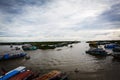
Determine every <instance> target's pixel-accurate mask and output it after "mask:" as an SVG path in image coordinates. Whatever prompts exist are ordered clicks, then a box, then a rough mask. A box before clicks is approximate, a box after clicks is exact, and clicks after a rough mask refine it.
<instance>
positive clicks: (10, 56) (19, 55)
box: [0, 53, 27, 60]
mask: <svg viewBox="0 0 120 80" xmlns="http://www.w3.org/2000/svg"><path fill="white" fill-rule="evenodd" d="M26 55H27V54H26V53H16V54H12V53H6V54H4V55H0V60H8V59H15V58H20V57H24V56H26Z"/></svg>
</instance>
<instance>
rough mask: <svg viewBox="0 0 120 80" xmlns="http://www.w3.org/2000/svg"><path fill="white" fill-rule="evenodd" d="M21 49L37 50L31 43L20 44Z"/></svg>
mask: <svg viewBox="0 0 120 80" xmlns="http://www.w3.org/2000/svg"><path fill="white" fill-rule="evenodd" d="M22 49H23V50H25V51H27V50H37V47H36V46H32V45H31V44H24V45H22Z"/></svg>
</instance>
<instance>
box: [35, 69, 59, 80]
mask: <svg viewBox="0 0 120 80" xmlns="http://www.w3.org/2000/svg"><path fill="white" fill-rule="evenodd" d="M60 74H61V72H60V71H57V70H54V71H51V72H49V73H47V74H44V75H43V76H41V77H39V78H36V79H35V80H49V79H51V78H54V77H56V76H58V75H60Z"/></svg>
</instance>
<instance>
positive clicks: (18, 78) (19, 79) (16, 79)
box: [9, 70, 33, 80]
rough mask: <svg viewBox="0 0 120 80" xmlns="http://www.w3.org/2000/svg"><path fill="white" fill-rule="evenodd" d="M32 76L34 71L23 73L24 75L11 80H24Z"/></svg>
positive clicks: (21, 74)
mask: <svg viewBox="0 0 120 80" xmlns="http://www.w3.org/2000/svg"><path fill="white" fill-rule="evenodd" d="M32 74H33V72H32V71H30V70H27V71H24V72H22V73H20V74H18V75H16V76H14V77H12V78H10V79H9V80H23V79H25V78H27V77H29V76H30V75H32Z"/></svg>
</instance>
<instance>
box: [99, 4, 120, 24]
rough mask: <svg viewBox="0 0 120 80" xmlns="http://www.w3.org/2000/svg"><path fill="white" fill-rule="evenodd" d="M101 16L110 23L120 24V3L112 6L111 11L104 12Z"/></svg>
mask: <svg viewBox="0 0 120 80" xmlns="http://www.w3.org/2000/svg"><path fill="white" fill-rule="evenodd" d="M101 16H102V18H103V19H105V20H108V21H110V22H120V2H119V3H117V4H114V5H112V6H111V7H110V9H109V10H106V11H105V12H103V13H102V15H101Z"/></svg>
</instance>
